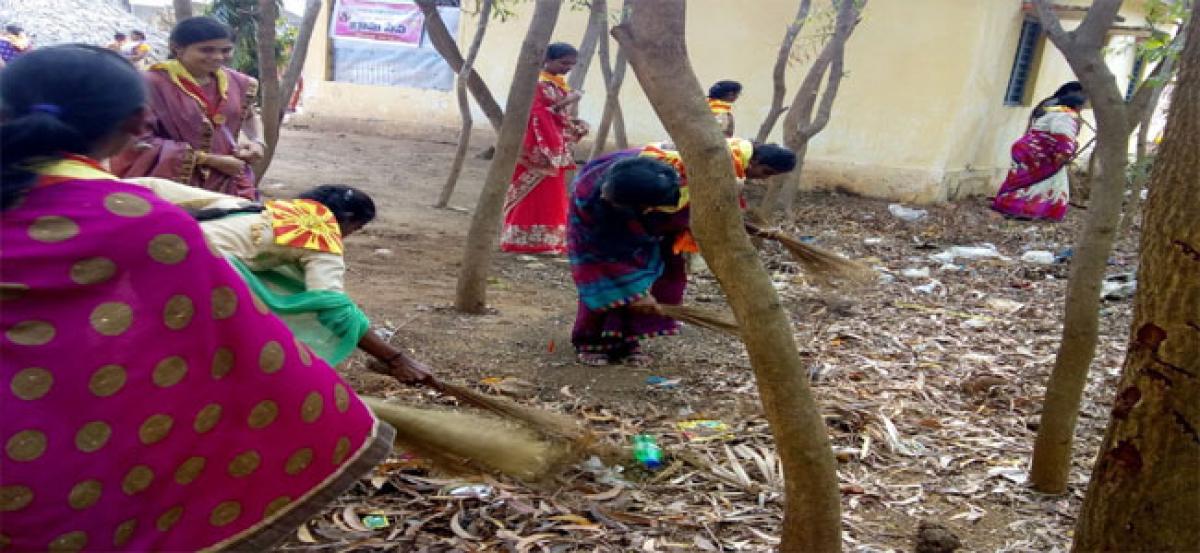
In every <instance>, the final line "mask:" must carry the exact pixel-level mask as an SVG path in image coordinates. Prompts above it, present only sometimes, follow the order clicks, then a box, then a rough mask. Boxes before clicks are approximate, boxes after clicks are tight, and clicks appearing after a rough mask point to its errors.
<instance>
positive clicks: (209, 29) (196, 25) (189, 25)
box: [170, 15, 234, 58]
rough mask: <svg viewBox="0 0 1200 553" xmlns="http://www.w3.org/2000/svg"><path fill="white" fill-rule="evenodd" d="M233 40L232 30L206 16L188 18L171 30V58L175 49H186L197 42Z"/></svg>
mask: <svg viewBox="0 0 1200 553" xmlns="http://www.w3.org/2000/svg"><path fill="white" fill-rule="evenodd" d="M222 38H224V39H228V40H233V39H234V35H233V29H231V28H230V27H229V25H226V24H224V23H221V22H220V21H219V20H217V19H216V18H213V17H209V16H207V15H198V16H196V17H189V18H187V19H184V20H183V21H180V22H179V23H176V24H175V27H174V28H173V29H171V36H170V42H171V48H170V49H171V57H172V58H174V57H175V49H176V48H187V47H188V46H191V45H193V44H196V43H197V42H206V41H209V40H218V39H222Z"/></svg>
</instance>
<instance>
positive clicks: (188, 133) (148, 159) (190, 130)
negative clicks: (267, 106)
mask: <svg viewBox="0 0 1200 553" xmlns="http://www.w3.org/2000/svg"><path fill="white" fill-rule="evenodd" d="M146 84H147V87H148V90H149V95H148V97H149V107H150V111H151V114H152V115H153V120H152V121H151V123H150V130H149V132H148V133H147V134H146V135H145V136H143V137H142V140H141V143H140V144H138V145H137V146H134V147H132V148H130V149H128V150H126V151H125V152H122V153H121V155H119V156H117V157H115V158H113V159H112V160H111V166H112V170H113V173H115V174H116V175H117V176H120V177H125V178H132V177H160V178H165V179H171V180H174V181H176V182H181V183H184V184H190V185H192V186H195V187H198V188H204V189H207V190H212V191H214V192H220V193H222V194H229V195H232V196H241V197H243V198H247V199H251V200H253V199H257V196H258V191H257V189H256V188H255V185H254V174H253V173H252V172H251V171H250V169H249V168H247V169H246V171H245V172H244V173H243V174H241V175H236V176H230V175H226V174H224V173H221V172H219V171H217V170H215V169H211V168H209V167H203V166H200V165H198V164H197V163H196V161H197V158H198V155H197V153H198V152H203V153H205V154H210V155H233V153H234V152H235V151H236V150H237V140H238V133H240V132H241V130H242V124H243V123H244V122H245V121H246V120H247V119H249V118H250V117H251V116H252V115H253V113H254V109H253V108H254V99H255V96H256V95H257V94H258V82H257V81H255V80H254V79H253V78H251V77H248V76H246V75H243V74H241V73H238V72H237V71H233V70H230V69H221V70H220V72H219V73H218V74H217V78H216V79H213V81H212V86H210V87H207V90H206V87H202V86H200V85H198V84H197V83H196V81H195V79H194V78H193V77H192V76H191V75H190V74H188V72H187V70H186V69H183V66H182V65H181V64H179V63H178V62H175V61H173V60H171V61H167V62H164V63H160V64H157V65H155V66H153V67H151V68H150V70H149V71H147V72H146Z"/></svg>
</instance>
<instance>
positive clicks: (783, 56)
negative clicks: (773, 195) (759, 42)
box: [754, 0, 812, 142]
mask: <svg viewBox="0 0 1200 553" xmlns="http://www.w3.org/2000/svg"><path fill="white" fill-rule="evenodd" d="M811 9H812V0H800V8H799V9H798V10H797V11H796V18H795V19H793V20H792V23H791V24H790V25H788V27H787V31H786V32H785V33H784V34H783V42H782V43H780V44H779V53H778V54H777V55H776V57H775V68H774V69H773V70H772V71H771V81H772V82H773V83H774V88H773V90H772V91H771V107H770V109H769V110H767V117H766V118H765V119H763V122H762V125H761V126H759V128H758V135H756V136H755V137H754V140H755V142H766V141H767V137H768V136H769V135H770V134H771V130H772V129H774V128H775V123H777V122H779V117H780V116H781V115H783V112H784V111H786V108H784V107H783V98H784V96H786V95H787V80H786V77H787V65H788V60H790V59H791V57H792V47H793V46H795V45H796V37H797V36H800V31H801V30H803V29H804V24H805V23H806V22H807V21H808V13H809V11H811Z"/></svg>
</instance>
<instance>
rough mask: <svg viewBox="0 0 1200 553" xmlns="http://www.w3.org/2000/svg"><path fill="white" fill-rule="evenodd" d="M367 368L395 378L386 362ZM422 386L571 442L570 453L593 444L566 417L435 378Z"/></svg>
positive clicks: (582, 429)
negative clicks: (571, 450)
mask: <svg viewBox="0 0 1200 553" xmlns="http://www.w3.org/2000/svg"><path fill="white" fill-rule="evenodd" d="M367 367H368V368H369V369H371V370H372V371H374V372H377V373H379V374H383V375H387V376H392V377H394V376H395V375H393V374H392V373H391V369H390V368H389V367H388V365H387V363H386V362H380V363H367ZM423 384H424V385H426V386H429V387H430V388H433V389H434V390H437V391H438V392H439V393H442V394H445V395H448V396H451V397H454V398H457V399H458V400H460V401H462V402H463V403H466V404H468V405H472V406H474V407H477V408H479V409H483V410H486V411H491V412H492V413H495V414H497V415H500V416H502V417H504V418H508V419H512V420H514V421H518V422H520V423H522V424H525V425H527V426H529V427H530V428H531V429H533V430H535V431H537V432H538V433H540V434H542V435H544V436H546V437H548V438H553V439H558V440H566V441H567V442H570V446H571V448H573V449H577V450H580V451H582V450H584V449H586V448H587V447H588V445H589V444H591V442H592V439H593V436H592V434H591V432H588V431H587V429H586V428H584V427H583V425H581V424H580V423H579V422H578V421H576V420H575V419H572V418H571V417H568V416H566V415H562V414H559V413H554V412H551V411H546V410H544V409H534V408H531V407H525V406H523V405H520V404H517V403H515V402H513V401H509V400H508V399H505V398H501V397H496V396H491V395H488V394H484V393H480V392H476V391H475V390H472V389H470V388H467V387H466V386H459V385H457V384H451V383H449V382H443V381H441V380H438V379H436V378H431V379H430V380H428V381H426V382H424V383H423Z"/></svg>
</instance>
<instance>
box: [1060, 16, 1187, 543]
mask: <svg viewBox="0 0 1200 553" xmlns="http://www.w3.org/2000/svg"><path fill="white" fill-rule="evenodd" d="M1198 21H1200V19H1198V18H1197V16H1196V15H1195V13H1193V15H1192V18H1191V23H1190V24H1189V25H1188V27H1189V31H1188V38H1187V41H1186V46H1185V49H1184V52H1183V55H1182V57H1181V66H1182V67H1181V70H1180V78H1179V86H1178V88H1176V90H1175V96H1174V99H1173V101H1172V102H1171V114H1170V118H1169V120H1168V122H1167V129H1166V136H1165V138H1164V140H1163V144H1162V147H1161V149H1160V154H1159V157H1158V159H1157V160H1156V162H1155V165H1154V171H1153V177H1152V179H1151V182H1152V186H1151V187H1150V198H1149V199H1148V201H1147V203H1146V217H1145V221H1144V223H1143V225H1142V227H1143V228H1142V241H1141V258H1140V260H1141V262H1140V265H1139V267H1138V291H1137V295H1136V296H1135V298H1134V312H1133V326H1132V330H1131V331H1130V340H1129V349H1128V353H1127V355H1126V357H1125V366H1124V369H1123V370H1122V375H1121V382H1120V384H1118V388H1117V389H1118V390H1119V391H1118V393H1117V397H1116V401H1115V404H1114V405H1113V410H1112V419H1111V420H1110V421H1109V425H1108V431H1107V432H1106V433H1105V436H1104V444H1103V445H1102V446H1101V448H1100V455H1099V457H1098V458H1097V460H1096V466H1095V468H1094V469H1093V470H1092V478H1091V482H1090V483H1089V485H1088V493H1087V496H1086V497H1085V498H1084V501H1083V507H1082V509H1081V511H1080V513H1079V520H1078V523H1077V526H1076V531H1075V543H1074V547H1073V550H1074V551H1200V525H1198V524H1196V514H1197V513H1200V430H1198V429H1200V213H1198V209H1197V206H1200V138H1198V137H1200V25H1197V22H1198Z"/></svg>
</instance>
